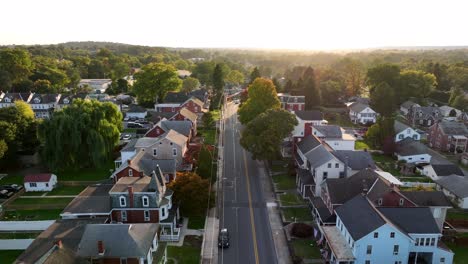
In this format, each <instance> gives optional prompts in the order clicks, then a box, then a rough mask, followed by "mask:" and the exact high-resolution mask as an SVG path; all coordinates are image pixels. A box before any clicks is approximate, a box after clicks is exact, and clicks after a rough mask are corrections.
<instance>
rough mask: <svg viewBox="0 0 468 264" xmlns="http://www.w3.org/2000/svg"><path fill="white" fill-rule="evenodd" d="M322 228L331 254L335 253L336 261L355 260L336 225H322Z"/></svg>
mask: <svg viewBox="0 0 468 264" xmlns="http://www.w3.org/2000/svg"><path fill="white" fill-rule="evenodd" d="M322 230H323V233H324V235H325V238H326V239H327V242H328V245H329V246H330V249H331V251H332V252H333V255H335V257H336V259H337V260H338V261H353V260H355V258H354V255H353V252H352V251H351V248H350V247H349V245H348V243H346V239H345V238H344V236H343V235H342V234H341V233H340V231H339V230H338V228H337V227H336V226H322Z"/></svg>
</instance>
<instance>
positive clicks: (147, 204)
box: [141, 195, 149, 207]
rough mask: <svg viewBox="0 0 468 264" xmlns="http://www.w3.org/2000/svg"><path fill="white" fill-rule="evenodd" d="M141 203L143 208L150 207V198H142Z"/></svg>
mask: <svg viewBox="0 0 468 264" xmlns="http://www.w3.org/2000/svg"><path fill="white" fill-rule="evenodd" d="M145 201H146V205H145ZM141 203H142V205H143V207H149V198H148V196H146V195H145V196H143V197H141Z"/></svg>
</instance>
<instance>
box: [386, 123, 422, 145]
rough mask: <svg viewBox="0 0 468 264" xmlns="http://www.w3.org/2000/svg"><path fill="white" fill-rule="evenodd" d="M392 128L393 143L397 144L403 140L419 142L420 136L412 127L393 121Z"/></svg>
mask: <svg viewBox="0 0 468 264" xmlns="http://www.w3.org/2000/svg"><path fill="white" fill-rule="evenodd" d="M393 128H394V129H395V142H399V141H401V140H403V139H405V138H412V139H414V140H421V134H419V133H418V132H417V131H416V130H415V129H413V128H412V127H410V126H407V125H405V124H403V123H402V122H400V121H395V123H394V124H393Z"/></svg>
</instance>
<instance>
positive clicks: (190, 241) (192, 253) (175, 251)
mask: <svg viewBox="0 0 468 264" xmlns="http://www.w3.org/2000/svg"><path fill="white" fill-rule="evenodd" d="M201 243H202V237H195V236H186V237H185V239H184V245H183V246H181V247H176V246H168V247H167V257H169V258H174V259H176V261H177V263H184V264H199V263H200V252H201Z"/></svg>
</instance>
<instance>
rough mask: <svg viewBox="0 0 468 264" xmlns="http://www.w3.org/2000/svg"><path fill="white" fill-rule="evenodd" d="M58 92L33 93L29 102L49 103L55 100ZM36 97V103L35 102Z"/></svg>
mask: <svg viewBox="0 0 468 264" xmlns="http://www.w3.org/2000/svg"><path fill="white" fill-rule="evenodd" d="M58 96H59V95H58V94H37V93H36V94H34V95H33V96H32V97H31V100H30V101H29V103H30V104H50V103H55V102H56V101H57V97H58ZM36 98H37V99H38V100H37V103H36V102H35V100H36Z"/></svg>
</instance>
